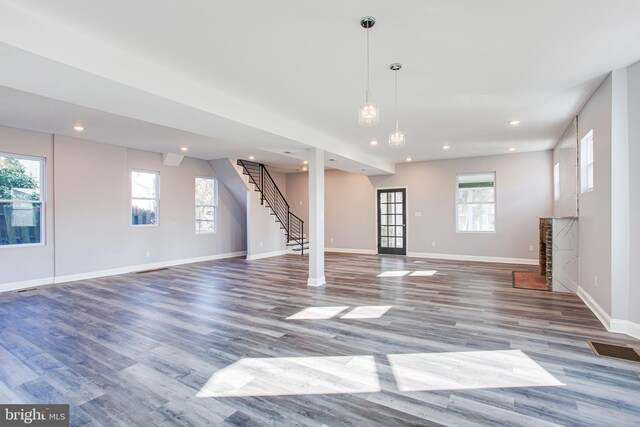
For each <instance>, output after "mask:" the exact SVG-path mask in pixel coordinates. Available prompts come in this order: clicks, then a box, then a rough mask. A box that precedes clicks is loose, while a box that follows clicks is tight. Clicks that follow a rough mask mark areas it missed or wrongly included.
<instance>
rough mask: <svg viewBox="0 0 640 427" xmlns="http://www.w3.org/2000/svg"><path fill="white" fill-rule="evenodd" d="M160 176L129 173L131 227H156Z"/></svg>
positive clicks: (135, 171) (152, 173)
mask: <svg viewBox="0 0 640 427" xmlns="http://www.w3.org/2000/svg"><path fill="white" fill-rule="evenodd" d="M159 183H160V174H159V173H158V172H146V171H137V170H134V171H131V225H158V204H159V201H160V191H159Z"/></svg>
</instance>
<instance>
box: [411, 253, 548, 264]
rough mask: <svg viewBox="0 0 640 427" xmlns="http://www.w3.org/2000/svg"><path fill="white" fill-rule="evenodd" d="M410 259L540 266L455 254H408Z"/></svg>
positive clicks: (535, 261)
mask: <svg viewBox="0 0 640 427" xmlns="http://www.w3.org/2000/svg"><path fill="white" fill-rule="evenodd" d="M407 256H408V257H413V258H432V259H445V260H451V261H477V262H496V263H499V264H525V265H538V264H539V261H538V259H537V258H536V259H531V258H504V257H494V256H478V255H455V254H434V253H431V252H407Z"/></svg>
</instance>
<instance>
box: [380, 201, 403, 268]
mask: <svg viewBox="0 0 640 427" xmlns="http://www.w3.org/2000/svg"><path fill="white" fill-rule="evenodd" d="M406 206H407V192H406V189H404V188H397V189H391V190H378V253H379V254H392V255H406V254H407V211H406Z"/></svg>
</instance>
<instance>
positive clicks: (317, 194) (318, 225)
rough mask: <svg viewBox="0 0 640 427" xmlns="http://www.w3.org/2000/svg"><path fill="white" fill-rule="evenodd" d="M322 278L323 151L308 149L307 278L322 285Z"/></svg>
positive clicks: (323, 282) (315, 284) (312, 283)
mask: <svg viewBox="0 0 640 427" xmlns="http://www.w3.org/2000/svg"><path fill="white" fill-rule="evenodd" d="M325 283H326V280H325V278H324V151H323V150H320V149H318V148H310V149H309V280H308V281H307V286H322V285H324V284H325Z"/></svg>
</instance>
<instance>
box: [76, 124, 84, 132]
mask: <svg viewBox="0 0 640 427" xmlns="http://www.w3.org/2000/svg"><path fill="white" fill-rule="evenodd" d="M73 130H75V131H76V132H82V131H83V130H84V127H83V126H80V125H77V126H74V127H73Z"/></svg>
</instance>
